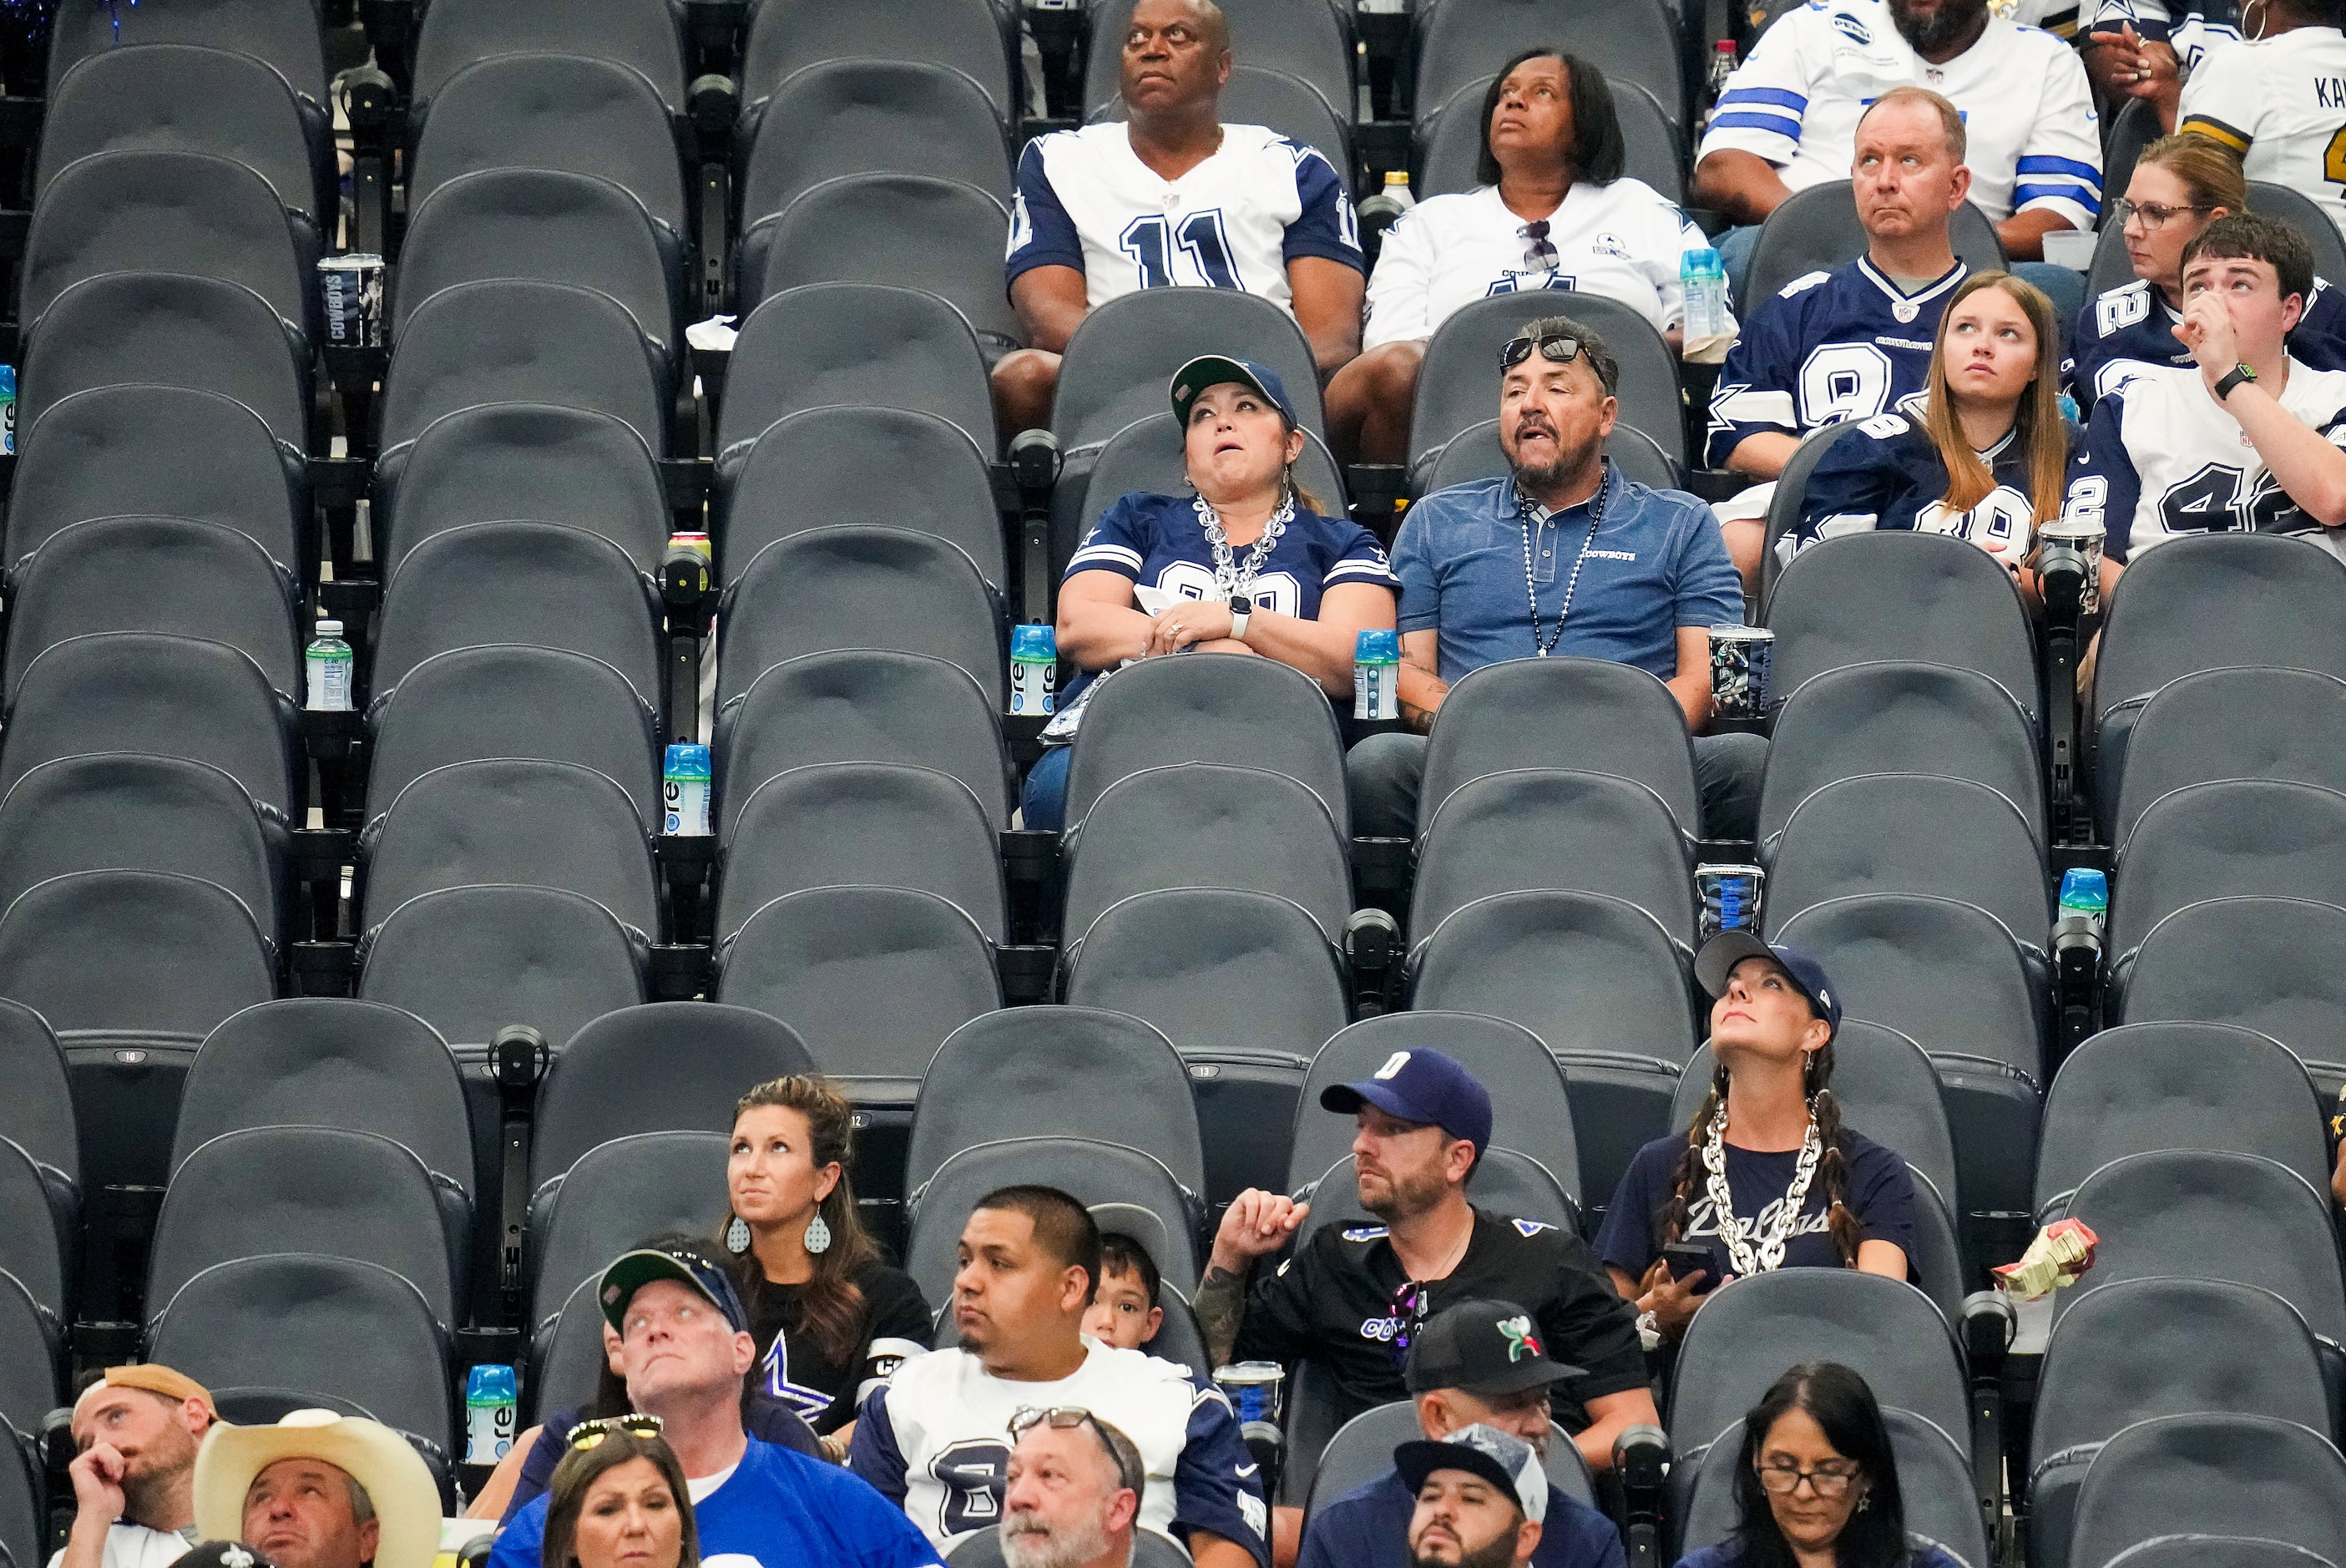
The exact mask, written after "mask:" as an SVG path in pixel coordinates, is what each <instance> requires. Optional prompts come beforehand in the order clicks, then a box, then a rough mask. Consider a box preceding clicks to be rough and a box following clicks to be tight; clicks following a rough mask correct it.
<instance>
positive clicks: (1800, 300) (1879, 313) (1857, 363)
mask: <svg viewBox="0 0 2346 1568" xmlns="http://www.w3.org/2000/svg"><path fill="white" fill-rule="evenodd" d="M1968 271H1969V269H1968V268H1966V267H1965V266H1964V264H1963V263H1962V262H1961V261H1957V262H1956V263H1955V265H1954V268H1953V270H1952V271H1950V272H1948V273H1947V274H1946V275H1945V276H1944V277H1942V278H1938V279H1935V280H1933V281H1931V282H1929V283H1926V284H1924V285H1923V287H1922V288H1921V289H1919V290H1916V291H1915V292H1913V293H1912V294H1907V293H1904V292H1902V291H1901V290H1900V289H1899V287H1898V285H1897V284H1895V283H1893V282H1892V281H1891V280H1889V279H1888V278H1886V277H1884V276H1883V275H1882V273H1881V272H1879V271H1877V270H1875V268H1874V266H1873V263H1872V262H1871V261H1869V260H1866V259H1865V258H1863V257H1860V258H1858V259H1857V260H1854V261H1852V262H1851V263H1850V264H1849V265H1848V266H1846V267H1842V268H1841V269H1839V270H1835V271H1831V272H1811V273H1809V274H1808V275H1807V276H1806V277H1802V278H1795V279H1794V280H1792V281H1790V283H1787V284H1785V285H1784V287H1783V290H1781V291H1780V293H1778V294H1777V296H1776V297H1775V298H1774V299H1772V300H1767V301H1765V302H1764V303H1762V304H1761V305H1760V308H1759V309H1758V310H1757V311H1753V312H1752V313H1751V317H1750V320H1749V322H1747V323H1746V325H1745V326H1744V329H1743V337H1742V339H1741V341H1739V342H1737V344H1736V345H1735V347H1734V348H1733V349H1731V350H1729V352H1728V355H1727V363H1726V365H1725V367H1724V368H1723V369H1721V370H1720V372H1719V390H1718V391H1717V392H1714V393H1713V394H1712V396H1711V400H1710V435H1709V442H1708V443H1707V444H1706V445H1705V447H1704V449H1703V461H1704V463H1706V464H1707V465H1709V467H1712V468H1724V467H1726V466H1727V459H1728V454H1729V453H1732V452H1733V451H1734V450H1735V449H1736V448H1737V447H1738V446H1739V445H1740V444H1742V443H1743V441H1744V440H1745V438H1746V437H1749V436H1754V435H1760V434H1763V433H1769V432H1775V433H1780V434H1783V435H1793V436H1800V435H1806V434H1807V433H1809V432H1811V431H1812V430H1819V429H1821V428H1823V427H1824V426H1826V425H1829V424H1839V423H1841V422H1842V421H1844V420H1851V419H1872V417H1873V416H1874V415H1875V414H1878V413H1882V412H1887V411H1889V410H1891V409H1892V408H1895V407H1897V406H1899V405H1900V404H1901V403H1902V402H1904V401H1905V400H1906V399H1908V398H1912V397H1914V396H1917V395H1919V394H1920V393H1921V392H1922V391H1923V382H1924V379H1925V377H1926V376H1927V374H1928V372H1929V371H1930V368H1931V340H1932V338H1933V337H1934V336H1935V335H1936V334H1937V332H1938V331H1939V317H1940V316H1941V314H1943V312H1944V311H1945V310H1946V308H1947V300H1948V299H1949V298H1950V297H1952V296H1953V293H1954V291H1955V290H1956V288H1957V287H1958V286H1960V285H1961V284H1962V282H1963V280H1964V277H1965V276H1966V274H1967V273H1968Z"/></svg>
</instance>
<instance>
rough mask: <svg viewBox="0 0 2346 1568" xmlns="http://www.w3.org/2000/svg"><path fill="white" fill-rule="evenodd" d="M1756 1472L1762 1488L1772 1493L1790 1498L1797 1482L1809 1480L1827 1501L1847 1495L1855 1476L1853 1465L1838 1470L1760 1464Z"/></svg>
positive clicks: (1797, 1489)
mask: <svg viewBox="0 0 2346 1568" xmlns="http://www.w3.org/2000/svg"><path fill="white" fill-rule="evenodd" d="M1759 1471H1760V1488H1761V1489H1762V1490H1763V1491H1767V1492H1773V1493H1775V1494H1776V1495H1777V1496H1778V1497H1790V1495H1791V1494H1792V1493H1794V1492H1798V1491H1800V1482H1802V1481H1807V1482H1808V1483H1809V1490H1810V1491H1811V1492H1814V1493H1816V1495H1817V1496H1818V1497H1820V1498H1821V1499H1823V1500H1824V1501H1825V1502H1832V1501H1833V1500H1834V1499H1835V1498H1840V1497H1846V1496H1848V1495H1849V1489H1850V1486H1851V1483H1852V1482H1854V1481H1856V1480H1857V1475H1858V1472H1857V1471H1856V1470H1855V1468H1854V1467H1852V1468H1850V1469H1847V1470H1841V1469H1830V1468H1827V1467H1826V1466H1824V1465H1819V1466H1818V1467H1817V1468H1816V1469H1814V1470H1802V1469H1800V1467H1799V1466H1798V1465H1791V1464H1763V1465H1760V1467H1759Z"/></svg>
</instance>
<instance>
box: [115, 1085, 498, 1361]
mask: <svg viewBox="0 0 2346 1568" xmlns="http://www.w3.org/2000/svg"><path fill="white" fill-rule="evenodd" d="M450 1241H451V1237H449V1235H448V1233H447V1231H446V1229H445V1228H444V1226H443V1223H442V1220H441V1213H440V1196H439V1194H438V1192H437V1191H436V1190H435V1189H434V1187H433V1183H432V1176H431V1173H430V1172H428V1171H426V1170H425V1169H424V1168H423V1161H422V1160H420V1159H418V1158H417V1157H416V1156H415V1153H414V1151H413V1150H412V1149H409V1148H407V1147H405V1146H404V1145H401V1144H398V1143H395V1142H393V1140H391V1139H390V1138H386V1137H383V1136H381V1135H378V1134H375V1133H366V1132H356V1131H352V1130H351V1129H349V1128H344V1127H328V1126H250V1127H246V1128H243V1129H241V1130H240V1131H237V1132H230V1133H223V1134H221V1135H219V1136H218V1137H216V1138H213V1139H211V1140H210V1141H209V1142H208V1143H205V1144H203V1145H199V1147H198V1148H196V1149H195V1150H194V1151H193V1152H192V1153H190V1154H189V1156H187V1158H186V1159H185V1160H183V1161H181V1162H179V1166H178V1167H177V1168H176V1169H174V1170H173V1171H172V1173H171V1181H170V1185H169V1187H168V1190H166V1191H165V1193H164V1195H163V1208H162V1212H161V1214H160V1215H158V1217H157V1218H156V1221H155V1244H154V1251H153V1253H152V1254H151V1255H150V1256H149V1257H148V1265H147V1299H148V1301H150V1302H162V1301H168V1300H170V1299H171V1298H172V1296H173V1295H175V1294H176V1293H177V1292H178V1291H179V1288H180V1287H181V1286H183V1285H185V1284H186V1283H187V1282H188V1281H189V1280H190V1279H192V1278H195V1277H196V1276H197V1275H198V1274H199V1273H201V1272H202V1271H203V1270H204V1269H206V1268H210V1267H211V1266H212V1265H213V1264H215V1263H226V1262H228V1261H230V1259H233V1258H238V1257H261V1256H263V1255H265V1254H269V1253H279V1252H309V1253H317V1254H321V1255H323V1256H326V1257H349V1258H354V1259H362V1260H364V1261H366V1262H370V1263H375V1264H380V1265H381V1266H382V1267H383V1268H388V1269H390V1270H391V1271H392V1272H393V1273H394V1274H396V1275H398V1276H399V1277H400V1278H403V1279H404V1280H406V1281H407V1282H408V1283H409V1284H411V1285H413V1286H414V1287H415V1288H416V1289H418V1290H419V1291H421V1292H423V1299H424V1300H425V1301H426V1302H427V1303H429V1304H430V1306H431V1308H432V1314H433V1317H435V1318H437V1319H439V1320H440V1321H441V1322H443V1323H445V1322H449V1321H451V1320H452V1319H453V1318H454V1314H455V1311H456V1304H457V1302H458V1301H459V1300H461V1299H462V1297H461V1295H460V1290H461V1287H462V1283H463V1282H462V1280H461V1279H459V1278H457V1277H456V1276H455V1273H454V1268H452V1266H451V1259H450V1256H449V1254H450V1246H449V1244H450Z"/></svg>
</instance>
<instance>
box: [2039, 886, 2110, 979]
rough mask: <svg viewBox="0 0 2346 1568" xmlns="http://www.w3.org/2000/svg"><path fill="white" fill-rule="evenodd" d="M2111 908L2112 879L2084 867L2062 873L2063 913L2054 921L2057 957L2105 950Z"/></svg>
mask: <svg viewBox="0 0 2346 1568" xmlns="http://www.w3.org/2000/svg"><path fill="white" fill-rule="evenodd" d="M2109 907H2110V882H2109V879H2108V878H2107V877H2106V876H2104V875H2103V874H2102V873H2101V872H2099V871H2093V870H2091V869H2089V868H2086V867H2084V866H2077V867H2074V868H2072V869H2071V870H2069V871H2064V872H2063V873H2062V874H2061V912H2060V914H2059V916H2058V917H2057V918H2055V921H2054V922H2053V954H2054V957H2055V959H2056V960H2057V959H2059V957H2060V956H2061V955H2062V954H2063V953H2065V952H2075V951H2076V950H2078V949H2084V950H2086V951H2087V952H2091V953H2094V954H2096V955H2098V954H2099V953H2100V952H2101V951H2102V920H2103V917H2104V915H2105V914H2106V912H2107V911H2108V909H2109Z"/></svg>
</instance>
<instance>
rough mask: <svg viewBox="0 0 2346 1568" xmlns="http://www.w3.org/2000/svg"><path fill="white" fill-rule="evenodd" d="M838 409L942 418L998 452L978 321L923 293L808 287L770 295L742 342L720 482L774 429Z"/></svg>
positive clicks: (724, 430)
mask: <svg viewBox="0 0 2346 1568" xmlns="http://www.w3.org/2000/svg"><path fill="white" fill-rule="evenodd" d="M835 403H846V404H850V405H854V406H859V407H867V408H894V409H916V410H918V411H920V412H923V413H933V414H935V415H937V416H938V417H939V418H940V419H947V420H951V421H952V422H953V423H955V424H957V425H959V426H961V428H962V429H963V430H964V431H966V432H967V433H969V436H970V439H971V440H973V441H974V442H976V443H977V444H978V448H979V450H980V451H982V452H984V453H986V454H987V455H989V456H991V455H992V454H993V452H994V402H993V394H992V392H990V391H989V390H988V388H987V384H986V379H985V352H984V350H983V349H981V348H979V347H978V342H977V333H976V332H975V331H973V330H972V328H971V327H970V324H969V318H968V317H966V316H964V315H963V314H962V313H961V311H958V310H956V309H954V306H953V304H952V303H951V302H950V301H949V300H943V299H942V298H940V297H938V296H937V295H935V294H931V293H926V292H924V291H923V290H919V289H905V288H899V287H897V286H895V285H893V284H888V283H807V284H802V285H801V286H800V287H798V288H795V289H784V290H781V291H780V292H779V293H776V294H772V295H770V296H769V297H768V298H767V300H766V302H765V303H764V304H762V305H760V306H759V307H758V308H757V309H756V310H754V311H750V314H749V319H748V320H747V321H743V322H742V323H741V332H740V336H739V337H737V338H736V339H734V341H733V357H732V361H731V363H730V365H729V367H728V368H727V370H726V372H725V401H724V403H723V405H722V406H721V407H720V408H719V412H718V422H717V465H718V468H719V474H720V483H722V476H723V474H724V473H726V472H728V471H729V469H731V468H733V467H738V466H739V463H740V462H741V460H742V459H743V458H744V457H746V456H747V455H748V453H749V444H750V443H751V442H753V441H755V440H757V439H758V437H759V436H760V435H761V434H763V433H765V430H766V427H767V426H768V425H770V424H772V423H774V422H775V421H777V420H780V419H787V418H788V417H790V415H791V414H794V413H797V412H801V410H805V409H811V408H826V407H829V406H831V405H832V404H835Z"/></svg>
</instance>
